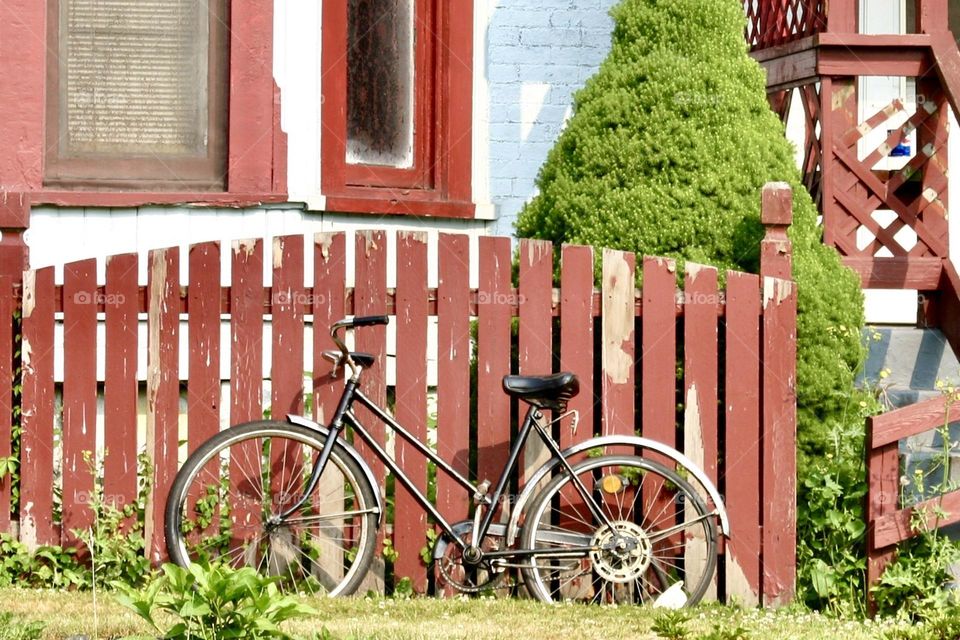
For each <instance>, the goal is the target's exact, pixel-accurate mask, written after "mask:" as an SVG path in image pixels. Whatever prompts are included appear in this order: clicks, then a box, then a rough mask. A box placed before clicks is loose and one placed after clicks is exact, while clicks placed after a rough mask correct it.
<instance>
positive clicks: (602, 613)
mask: <svg viewBox="0 0 960 640" xmlns="http://www.w3.org/2000/svg"><path fill="white" fill-rule="evenodd" d="M308 603H309V604H310V606H312V607H314V608H315V609H316V610H317V611H318V613H317V615H316V616H314V617H313V618H310V619H308V620H302V621H297V622H292V623H290V624H289V625H288V626H287V627H286V628H287V630H288V631H290V632H291V633H293V634H295V635H297V636H299V637H302V638H307V639H311V640H312V639H314V638H324V639H327V638H329V639H336V638H342V639H348V638H350V639H354V638H356V639H366V638H377V639H381V638H383V639H387V640H414V639H424V640H427V639H429V640H444V639H454V638H477V639H489V640H495V639H504V640H506V639H508V638H509V639H510V640H516V639H527V638H530V639H538V640H539V639H554V638H555V639H557V640H587V639H589V638H602V639H603V640H615V639H618V638H650V639H655V638H658V637H659V636H658V635H657V634H656V633H654V632H653V631H652V630H651V627H652V626H653V624H654V620H655V619H656V617H657V615H658V612H656V611H653V610H650V609H646V608H636V607H596V606H593V607H591V606H582V605H556V606H545V605H542V604H539V603H536V602H533V601H530V600H523V599H503V600H495V599H492V598H479V599H469V600H468V599H459V598H457V599H449V600H437V599H433V598H417V599H413V600H392V599H383V598H342V599H337V600H330V599H311V600H308ZM0 612H11V613H13V614H14V615H15V617H16V619H17V620H20V621H23V622H28V621H34V620H39V621H43V622H45V623H46V628H45V631H44V635H43V636H42V637H43V638H45V639H50V640H53V639H58V640H59V639H62V638H68V637H70V636H79V635H83V636H88V637H90V638H120V637H124V636H137V635H140V636H142V635H144V634H147V633H148V632H149V629H148V628H147V626H146V625H145V624H143V623H141V622H140V620H139V619H138V618H137V617H136V616H135V615H134V614H133V613H131V612H129V611H127V610H126V609H124V608H123V607H121V606H119V605H118V604H117V603H116V602H115V601H114V600H113V598H112V597H111V596H110V594H109V593H99V594H97V598H96V600H94V597H93V594H91V593H90V592H72V593H63V592H56V591H42V590H20V589H0ZM889 624H890V623H889V622H869V621H868V622H859V621H856V622H854V621H843V620H836V619H833V618H829V617H825V616H821V615H818V614H811V613H807V612H801V611H798V610H782V611H778V612H773V611H763V610H754V609H749V610H747V609H737V608H734V607H720V606H704V607H700V608H698V609H695V610H694V611H693V612H692V618H691V620H690V622H688V623H687V625H686V626H687V628H688V629H689V630H690V632H691V633H690V634H689V636H688V637H689V638H691V639H693V638H699V637H702V636H704V635H708V634H710V632H711V631H714V630H716V629H725V630H732V629H735V628H736V627H737V626H738V625H739V626H741V627H742V628H743V629H744V630H745V632H746V634H745V636H744V637H747V638H758V639H762V640H773V639H777V640H779V639H794V638H796V639H809V640H826V639H829V638H842V639H843V640H860V639H861V638H876V637H879V636H880V632H881V630H882V629H883V628H884V627H887V626H889ZM324 630H325V631H324ZM6 637H8V636H5V635H4V630H2V629H0V639H3V638H6ZM719 637H725V636H719Z"/></svg>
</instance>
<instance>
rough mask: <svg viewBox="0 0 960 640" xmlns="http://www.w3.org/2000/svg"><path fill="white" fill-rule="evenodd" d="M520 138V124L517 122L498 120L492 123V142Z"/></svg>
mask: <svg viewBox="0 0 960 640" xmlns="http://www.w3.org/2000/svg"><path fill="white" fill-rule="evenodd" d="M519 139H520V124H519V123H516V122H498V123H496V124H492V123H491V124H490V140H491V142H503V141H507V140H519Z"/></svg>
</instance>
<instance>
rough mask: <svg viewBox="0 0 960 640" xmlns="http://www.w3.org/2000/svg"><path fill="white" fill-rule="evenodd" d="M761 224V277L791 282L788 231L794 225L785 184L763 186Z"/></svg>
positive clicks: (789, 196) (788, 188)
mask: <svg viewBox="0 0 960 640" xmlns="http://www.w3.org/2000/svg"><path fill="white" fill-rule="evenodd" d="M760 221H761V222H762V223H763V226H764V227H765V228H766V234H765V235H764V238H763V241H762V242H761V243H760V275H761V276H764V277H768V276H769V277H771V278H781V279H783V280H792V279H793V276H792V275H791V274H792V263H793V260H792V257H791V253H792V250H793V248H792V246H791V243H790V239H789V238H788V237H787V228H788V227H789V226H790V225H791V224H792V223H793V191H792V190H791V189H790V185H788V184H787V183H785V182H768V183H767V184H765V185H764V186H763V196H762V199H761V205H760Z"/></svg>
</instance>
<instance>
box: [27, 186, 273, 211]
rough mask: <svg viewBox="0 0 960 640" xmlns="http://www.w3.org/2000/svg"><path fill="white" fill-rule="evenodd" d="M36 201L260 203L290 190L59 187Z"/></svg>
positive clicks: (64, 203)
mask: <svg viewBox="0 0 960 640" xmlns="http://www.w3.org/2000/svg"><path fill="white" fill-rule="evenodd" d="M30 199H31V201H32V202H33V204H35V205H38V204H49V205H54V206H58V207H144V206H149V205H186V206H190V205H195V206H199V207H213V206H221V207H231V208H245V207H259V206H260V205H262V204H264V203H267V202H273V203H281V202H286V201H287V195H286V193H283V192H281V193H272V192H266V191H264V192H240V191H234V190H231V191H227V192H222V191H218V192H209V191H186V192H185V191H162V192H149V191H57V190H55V189H45V190H44V191H39V192H36V193H33V194H31V195H30Z"/></svg>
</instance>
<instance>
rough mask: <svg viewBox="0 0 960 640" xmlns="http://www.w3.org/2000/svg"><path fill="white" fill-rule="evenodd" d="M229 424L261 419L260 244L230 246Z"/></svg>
mask: <svg viewBox="0 0 960 640" xmlns="http://www.w3.org/2000/svg"><path fill="white" fill-rule="evenodd" d="M231 274H232V276H231V279H232V282H231V286H230V344H231V346H232V348H231V352H230V424H232V425H233V424H239V423H241V422H248V421H250V420H260V419H262V418H263V385H262V383H261V376H262V374H263V324H262V322H263V319H262V317H263V307H262V300H263V241H262V240H240V241H236V242H234V243H233V260H232V266H231Z"/></svg>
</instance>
